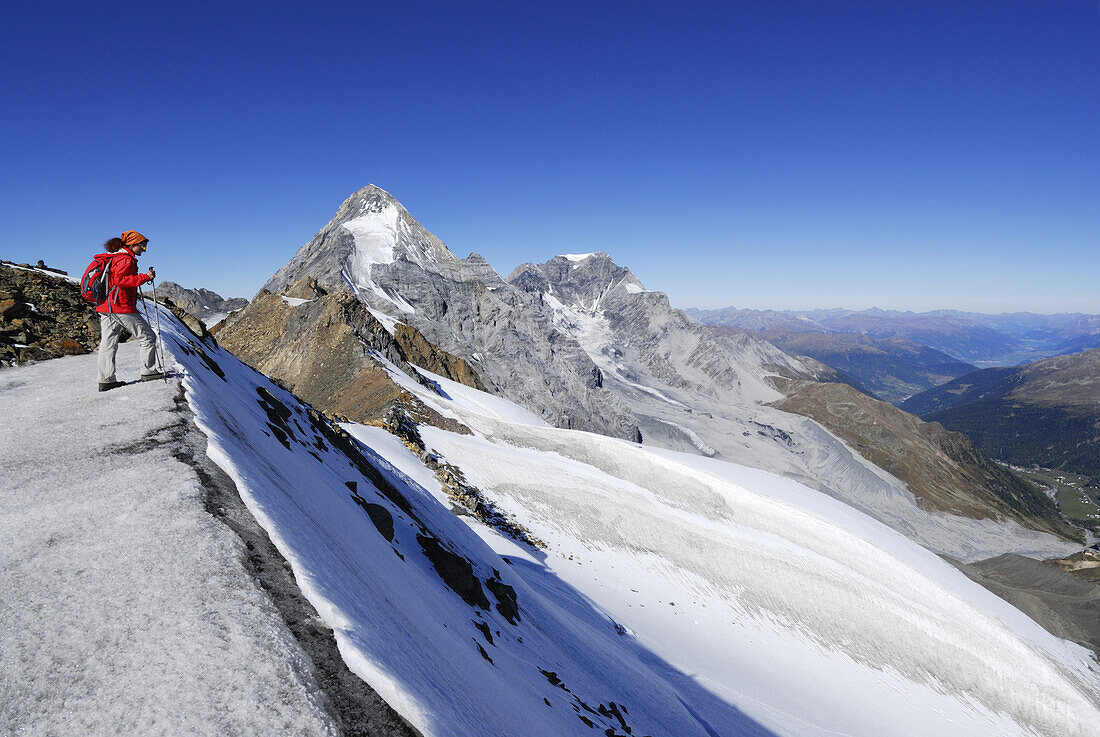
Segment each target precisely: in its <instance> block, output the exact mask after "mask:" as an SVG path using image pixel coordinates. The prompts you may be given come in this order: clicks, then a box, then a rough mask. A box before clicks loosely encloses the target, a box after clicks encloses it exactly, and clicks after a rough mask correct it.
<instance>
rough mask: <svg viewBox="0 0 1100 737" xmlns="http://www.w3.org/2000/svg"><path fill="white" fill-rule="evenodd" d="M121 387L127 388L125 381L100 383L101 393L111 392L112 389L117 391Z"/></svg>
mask: <svg viewBox="0 0 1100 737" xmlns="http://www.w3.org/2000/svg"><path fill="white" fill-rule="evenodd" d="M120 386H126V382H125V381H101V382H99V390H100V391H101V392H109V391H111V390H112V389H117V388H118V387H120Z"/></svg>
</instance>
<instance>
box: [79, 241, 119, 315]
mask: <svg viewBox="0 0 1100 737" xmlns="http://www.w3.org/2000/svg"><path fill="white" fill-rule="evenodd" d="M112 260H113V259H112V256H111V254H109V253H101V254H99V255H98V256H96V257H95V259H94V260H93V261H92V263H90V264H88V268H86V269H84V276H82V277H80V296H82V297H83V298H84V299H86V300H88V301H89V302H91V303H92V304H95V305H101V304H103V303H104V302H106V301H107V292H108V291H109V289H110V287H108V286H107V280H108V279H109V278H110V273H111V261H112Z"/></svg>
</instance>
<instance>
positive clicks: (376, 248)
mask: <svg viewBox="0 0 1100 737" xmlns="http://www.w3.org/2000/svg"><path fill="white" fill-rule="evenodd" d="M399 260H407V261H411V262H413V263H415V264H417V265H418V266H421V267H424V268H428V267H429V266H430V265H431V264H453V263H456V262H457V261H458V259H457V258H456V257H455V255H454V254H453V253H451V252H450V251H449V250H447V247H446V246H445V245H443V241H441V240H439V239H438V238H436V237H435V236H434V235H432V234H431V233H429V232H428V231H427V230H426V229H425V228H424V226H422V225H421V224H420V223H418V222H417V221H416V219H415V218H413V216H412V215H410V214H409V211H408V210H406V209H405V208H404V206H402V204H401V203H400V202H398V201H397V200H396V199H394V197H393V195H391V194H390V193H389V192H387V191H386V190H384V189H382V188H381V187H377V186H375V185H373V184H371V185H368V186H366V187H363V188H362V189H360V190H359V191H357V192H355V193H354V194H352V195H351V196H350V197H348V198H347V199H346V200H344V203H343V204H342V205H340V208H339V209H338V210H337V211H336V214H335V215H334V216H333V217H332V220H330V221H329V223H328V225H326V226H325V227H324V228H322V229H321V230H319V231H318V232H317V235H315V236H313V239H312V240H311V241H309V243H306V244H305V245H304V246H302V247H301V248H300V249H298V253H296V254H295V255H294V258H292V259H291V260H290V261H289V262H287V264H286V265H285V266H283V267H282V268H281V269H279V270H278V271H276V272H275V274H274V275H273V276H272V277H271V279H269V280H268V282H267V284H265V285H264V289H266V290H267V291H269V292H285V291H286V290H287V289H289V288H290V286H291V285H293V284H295V283H297V282H298V280H300V279H301V278H302V277H304V276H310V277H313V278H314V279H315V280H316V281H317V284H318V285H320V286H322V287H325V288H335V287H339V286H340V285H342V284H348V285H349V286H352V287H353V288H357V289H367V290H373V287H374V283H373V281H372V278H371V272H372V271H373V267H374V266H375V265H376V264H392V263H394V262H395V261H399Z"/></svg>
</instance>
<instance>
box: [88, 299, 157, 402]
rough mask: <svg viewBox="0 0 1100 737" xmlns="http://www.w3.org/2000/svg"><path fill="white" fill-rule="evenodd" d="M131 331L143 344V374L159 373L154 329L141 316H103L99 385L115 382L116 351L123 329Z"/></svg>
mask: <svg viewBox="0 0 1100 737" xmlns="http://www.w3.org/2000/svg"><path fill="white" fill-rule="evenodd" d="M124 328H125V329H126V330H129V331H130V333H131V334H133V336H134V337H135V338H137V339H138V343H140V344H141V373H142V375H143V376H144V375H145V374H153V373H156V371H157V368H156V366H157V339H156V337H155V336H154V334H153V329H152V328H151V327H149V323H147V322H145V319H144V318H143V317H142V316H141V315H137V314H130V315H119V314H114V313H111V314H105V315H104V314H101V315H100V316H99V330H100V334H101V336H102V337H101V338H100V340H99V383H100V384H106V383H107V382H109V381H114V380H115V351H117V350H118V339H119V338H121V337H122V330H123V329H124Z"/></svg>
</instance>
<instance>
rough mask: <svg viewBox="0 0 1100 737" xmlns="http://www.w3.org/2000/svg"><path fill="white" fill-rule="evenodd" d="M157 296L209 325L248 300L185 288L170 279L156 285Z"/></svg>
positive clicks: (242, 305) (241, 306) (216, 322)
mask: <svg viewBox="0 0 1100 737" xmlns="http://www.w3.org/2000/svg"><path fill="white" fill-rule="evenodd" d="M146 289H147V290H148V288H146ZM157 296H158V297H161V298H165V297H166V298H168V299H170V300H172V302H173V303H174V304H175V305H176V306H177V307H179V308H180V309H182V310H183V311H184V312H187V313H189V314H191V315H194V316H195V317H197V318H199V319H200V320H202V321H203V322H204V323H206V324H207V325H209V326H211V327H213V326H214V325H216V324H218V323H219V322H221V321H222V320H224V319H225V318H226V317H227V316H228V315H229V314H230V313H233V312H236V311H237V310H239V309H242V308H243V307H244V306H245V305H247V304H248V300H247V299H245V298H243V297H233V298H231V299H225V298H224V297H222V296H221V295H220V294H218V293H217V292H212V291H210V290H209V289H187V288H186V287H181V286H180V285H179V284H176V283H175V282H171V281H166V282H162V283H161V284H158V285H157Z"/></svg>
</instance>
